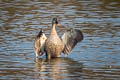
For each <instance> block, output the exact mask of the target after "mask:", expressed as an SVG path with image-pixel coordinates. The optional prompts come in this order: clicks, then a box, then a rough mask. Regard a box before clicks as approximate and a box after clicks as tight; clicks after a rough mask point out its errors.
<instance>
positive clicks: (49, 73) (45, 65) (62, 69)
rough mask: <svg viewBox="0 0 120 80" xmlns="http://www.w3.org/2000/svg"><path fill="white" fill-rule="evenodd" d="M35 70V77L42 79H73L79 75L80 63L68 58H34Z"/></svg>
mask: <svg viewBox="0 0 120 80" xmlns="http://www.w3.org/2000/svg"><path fill="white" fill-rule="evenodd" d="M35 71H36V72H38V73H39V75H38V74H37V75H36V77H37V78H40V79H41V78H43V79H47V78H49V79H62V80H64V79H72V77H74V79H75V78H76V77H80V75H79V73H80V72H82V63H78V62H77V61H73V60H72V59H70V58H54V59H52V60H50V61H46V60H42V59H38V58H36V63H35ZM73 71H74V72H73Z"/></svg>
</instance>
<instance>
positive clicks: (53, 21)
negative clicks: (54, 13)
mask: <svg viewBox="0 0 120 80" xmlns="http://www.w3.org/2000/svg"><path fill="white" fill-rule="evenodd" d="M54 24H55V25H57V26H59V25H60V24H58V20H57V18H53V20H52V25H54Z"/></svg>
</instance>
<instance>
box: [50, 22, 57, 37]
mask: <svg viewBox="0 0 120 80" xmlns="http://www.w3.org/2000/svg"><path fill="white" fill-rule="evenodd" d="M55 27H56V24H53V25H52V30H51V33H50V34H51V35H57V32H56V29H55Z"/></svg>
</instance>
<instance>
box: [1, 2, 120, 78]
mask: <svg viewBox="0 0 120 80" xmlns="http://www.w3.org/2000/svg"><path fill="white" fill-rule="evenodd" d="M53 17H57V18H58V19H59V22H60V24H62V25H64V26H66V27H64V26H63V27H57V31H58V32H59V35H62V34H63V32H64V30H65V28H68V27H74V28H77V29H80V30H81V31H82V32H83V34H84V40H83V41H82V42H81V43H79V44H77V46H76V47H75V49H73V51H72V52H71V53H70V55H69V56H68V57H66V58H65V57H64V56H62V58H56V59H52V60H51V61H46V60H45V55H44V56H42V57H41V58H40V59H35V54H34V50H33V41H34V38H35V36H36V34H37V33H38V32H39V29H40V28H43V29H44V30H45V32H46V34H47V36H48V35H49V32H50V30H51V20H52V18H53ZM0 79H1V80H8V79H9V80H14V79H15V80H16V79H17V80H20V79H27V80H30V79H32V80H33V79H35V80H39V79H40V80H44V79H45V80H46V79H47V80H63V79H64V80H83V79H85V80H96V79H97V80H119V79H120V1H119V0H102V1H101V0H84V1H83V0H55V1H54V0H34V1H32V0H22V1H21V0H0Z"/></svg>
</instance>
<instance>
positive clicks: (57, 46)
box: [34, 18, 83, 59]
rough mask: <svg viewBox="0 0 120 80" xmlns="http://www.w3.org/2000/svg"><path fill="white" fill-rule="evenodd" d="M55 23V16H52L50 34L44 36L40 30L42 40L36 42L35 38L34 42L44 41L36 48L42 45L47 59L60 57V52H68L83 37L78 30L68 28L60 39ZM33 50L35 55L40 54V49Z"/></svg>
mask: <svg viewBox="0 0 120 80" xmlns="http://www.w3.org/2000/svg"><path fill="white" fill-rule="evenodd" d="M57 24H58V22H57V18H53V21H52V30H51V33H50V36H49V37H48V38H46V36H44V35H45V34H44V33H43V32H42V34H41V36H40V39H41V40H43V41H39V42H37V41H36V40H35V44H37V45H39V43H41V42H44V43H43V45H40V46H39V47H38V48H42V46H44V47H43V48H44V51H45V52H46V58H47V59H50V58H53V57H61V53H62V52H63V53H64V54H68V53H69V52H70V51H71V50H72V49H73V48H74V46H75V45H76V44H77V43H78V42H80V41H81V40H82V39H83V35H82V32H81V31H80V30H74V29H70V31H66V33H64V35H63V36H62V40H61V39H60V38H59V36H58V34H57V32H56V29H55V27H56V26H57ZM42 35H43V36H42ZM34 48H35V47H34ZM35 52H36V54H37V55H36V57H37V56H38V54H40V51H36V49H35ZM42 53H43V51H42Z"/></svg>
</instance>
